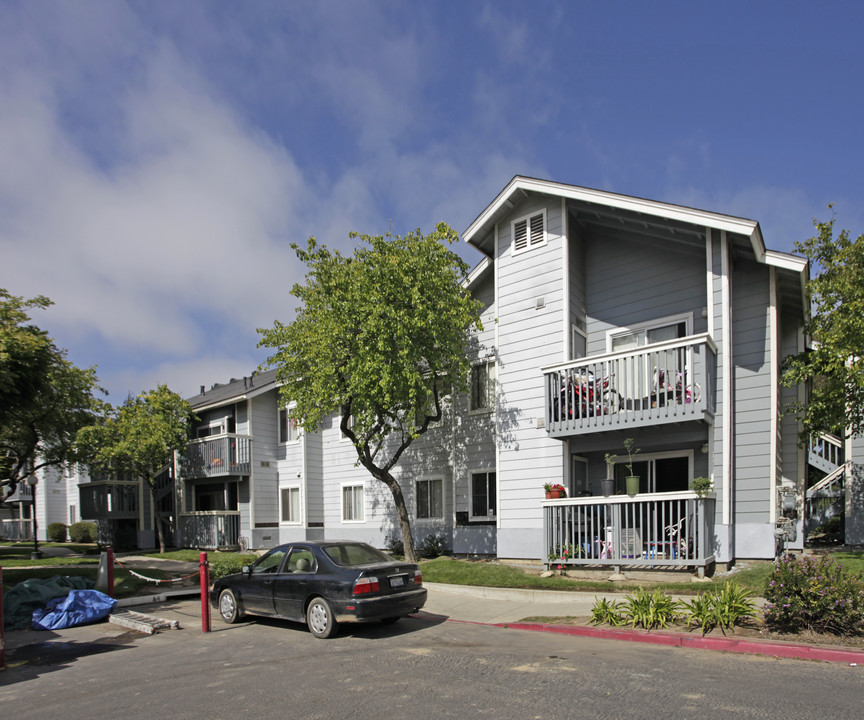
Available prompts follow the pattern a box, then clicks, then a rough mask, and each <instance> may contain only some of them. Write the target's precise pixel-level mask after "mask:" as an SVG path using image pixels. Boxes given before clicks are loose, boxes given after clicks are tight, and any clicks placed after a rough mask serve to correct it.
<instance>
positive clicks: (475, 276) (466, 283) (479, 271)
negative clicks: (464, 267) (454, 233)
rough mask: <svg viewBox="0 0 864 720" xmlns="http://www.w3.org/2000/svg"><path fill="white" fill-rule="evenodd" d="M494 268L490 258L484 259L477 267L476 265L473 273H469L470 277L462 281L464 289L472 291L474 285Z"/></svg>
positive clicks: (472, 270)
mask: <svg viewBox="0 0 864 720" xmlns="http://www.w3.org/2000/svg"><path fill="white" fill-rule="evenodd" d="M491 266H492V261H491V260H490V259H489V258H488V257H484V258H483V259H482V260H481V261H480V262H479V263H477V265H475V266H474V267H473V268H472V269H471V272H469V273H468V277H466V278H465V279H464V280H463V281H462V287H463V288H466V289H470V288H471V286H472V285H474V283H476V282H477V281H478V280H479V279H480V278H481V277H483V274H484V273H485V272H486V270H488V269H489V268H490V267H491Z"/></svg>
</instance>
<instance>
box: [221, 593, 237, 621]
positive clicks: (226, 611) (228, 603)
mask: <svg viewBox="0 0 864 720" xmlns="http://www.w3.org/2000/svg"><path fill="white" fill-rule="evenodd" d="M219 615H220V616H221V617H222V619H223V620H224V621H225V622H226V623H235V622H237V621H238V620H239V619H240V618H241V617H243V613H241V612H240V607H239V606H238V605H237V598H236V597H234V593H233V592H232V591H231V590H223V591H222V592H221V593H220V594H219Z"/></svg>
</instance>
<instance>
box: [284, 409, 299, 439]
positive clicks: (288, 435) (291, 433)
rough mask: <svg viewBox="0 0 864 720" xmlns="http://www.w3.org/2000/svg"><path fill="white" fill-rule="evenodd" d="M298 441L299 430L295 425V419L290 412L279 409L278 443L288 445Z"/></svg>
mask: <svg viewBox="0 0 864 720" xmlns="http://www.w3.org/2000/svg"><path fill="white" fill-rule="evenodd" d="M299 439H300V430H299V427H298V425H297V418H295V417H294V415H293V414H292V412H291V410H290V409H288V408H281V409H280V410H279V442H280V443H288V442H294V441H295V440H299Z"/></svg>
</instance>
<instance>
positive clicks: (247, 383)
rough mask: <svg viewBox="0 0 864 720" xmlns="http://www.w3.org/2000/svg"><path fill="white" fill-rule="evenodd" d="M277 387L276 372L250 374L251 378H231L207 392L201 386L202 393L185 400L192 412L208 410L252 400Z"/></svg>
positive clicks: (267, 371)
mask: <svg viewBox="0 0 864 720" xmlns="http://www.w3.org/2000/svg"><path fill="white" fill-rule="evenodd" d="M278 385H279V383H278V382H277V380H276V371H275V370H266V371H265V372H260V373H252V375H251V377H243V378H240V379H237V378H231V380H229V381H228V382H227V383H225V384H220V383H216V384H214V385H213V386H212V387H211V388H210V389H209V390H206V389H204V386H203V385H202V386H201V389H202V391H203V392H200V393H198V394H197V395H194V396H192V397H190V398H186V400H187V402H188V403H189V404H190V405H191V406H192V409H193V410H198V411H201V410H209V409H210V408H214V407H219V406H221V405H227V404H229V403H235V402H239V401H240V400H247V399H249V398H253V397H255V396H256V395H260V394H261V393H264V392H267V391H268V390H272V389H273V388H275V387H277V386H278Z"/></svg>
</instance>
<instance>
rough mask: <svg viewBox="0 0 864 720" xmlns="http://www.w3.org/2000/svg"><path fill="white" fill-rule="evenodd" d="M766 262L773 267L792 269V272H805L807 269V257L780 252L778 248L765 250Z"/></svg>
mask: <svg viewBox="0 0 864 720" xmlns="http://www.w3.org/2000/svg"><path fill="white" fill-rule="evenodd" d="M765 263H766V264H768V265H770V266H771V267H777V268H782V269H783V270H791V271H792V272H798V273H803V272H804V271H805V270H806V269H807V264H808V263H807V259H806V258H802V257H798V256H797V255H790V254H789V253H784V252H778V251H777V250H766V251H765Z"/></svg>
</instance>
